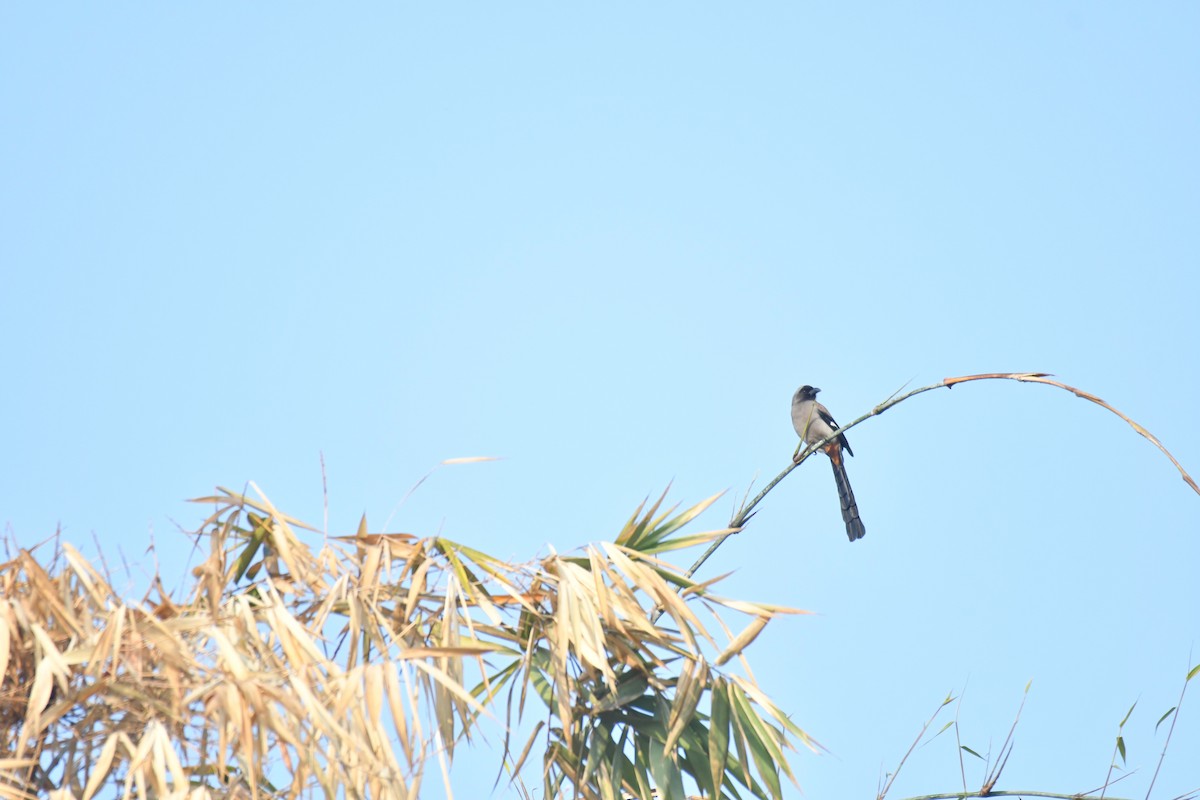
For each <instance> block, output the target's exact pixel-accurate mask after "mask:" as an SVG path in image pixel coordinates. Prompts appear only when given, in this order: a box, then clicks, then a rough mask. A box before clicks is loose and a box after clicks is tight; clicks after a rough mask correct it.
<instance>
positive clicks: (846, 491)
mask: <svg viewBox="0 0 1200 800" xmlns="http://www.w3.org/2000/svg"><path fill="white" fill-rule="evenodd" d="M829 463H830V464H832V465H833V480H834V482H836V483H837V490H838V500H840V501H841V503H842V520H843V521H844V522H845V523H846V535H847V536H849V537H850V541H852V542H853V541H855V540H857V539H861V538H863V537H864V536H866V535H867V529H866V527H865V526H864V525H863V522H862V520H861V519H859V516H858V504H857V503H855V502H854V490H853V489H851V488H850V479H849V478H848V477H846V465H845V464H844V463H843V462H842V454H841V453H830V454H829Z"/></svg>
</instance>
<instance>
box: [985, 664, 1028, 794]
mask: <svg viewBox="0 0 1200 800" xmlns="http://www.w3.org/2000/svg"><path fill="white" fill-rule="evenodd" d="M1032 683H1033V681H1030V682H1029V683H1027V684H1025V694H1024V695H1022V696H1021V705H1020V706H1018V707H1017V716H1016V717H1015V718H1014V719H1013V724H1012V727H1011V728H1009V729H1008V736H1006V737H1005V738H1004V744H1002V745H1000V757H999V758H998V759H997V760H996V769H995V771H994V772H991V773H989V774H988V776H987V777H986V778H985V779H984V781H983V786H982V787H981V788H980V790H979V791H980V792H981V793H982V794H984V795H987V794H990V793H991V791H992V787H993V786H995V785H996V782H997V781H999V780H1000V773H1002V772H1004V766H1005V765H1006V764H1007V763H1008V757H1009V756H1011V755H1012V749H1013V740H1012V738H1013V733H1015V732H1016V730H1017V723H1018V722H1020V721H1021V711H1022V710H1024V708H1025V701H1026V700H1027V699H1029V687H1030V685H1031V684H1032Z"/></svg>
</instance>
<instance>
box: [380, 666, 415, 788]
mask: <svg viewBox="0 0 1200 800" xmlns="http://www.w3.org/2000/svg"><path fill="white" fill-rule="evenodd" d="M400 668H401V667H400V665H399V664H388V665H386V667H385V669H384V670H383V682H384V688H385V689H386V691H387V701H388V710H389V711H390V712H391V714H392V727H394V728H395V729H396V738H397V739H399V741H400V746H401V747H402V748H404V758H405V760H406V761H407V762H408V765H409V767H412V766H413V746H412V742H411V741H409V738H408V723H407V721H406V719H405V715H404V695H403V694H402V693H401V690H400V680H399V670H400Z"/></svg>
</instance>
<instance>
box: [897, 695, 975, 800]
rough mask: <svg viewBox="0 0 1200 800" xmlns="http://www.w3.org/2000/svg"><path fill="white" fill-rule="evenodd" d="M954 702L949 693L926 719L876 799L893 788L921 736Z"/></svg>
mask: <svg viewBox="0 0 1200 800" xmlns="http://www.w3.org/2000/svg"><path fill="white" fill-rule="evenodd" d="M952 702H954V696H953V695H948V696H947V697H946V699H945V700H943V701H942V704H941V705H940V706H938V707H937V710H936V711H934V712H933V715H932V716H931V717H930V718H929V719H927V720H925V724H924V725H922V726H921V732H920V733H918V734H917V738H916V739H913V743H912V744H911V745H909V747H908V752H907V753H905V754H904V757H903V758H901V759H900V763H899V764H897V765H896V769H895V770H894V771H893V772H892V777H890V778H888V781H887V783H886V784H884V787H883V789H882V790H881V791H880V792H879V794H878V795H877V796H876V798H875V800H883V798H884V796H885V795H886V794H887V793H888V790H889V789H891V788H892V784H893V783H894V782H895V780H896V776H897V775H899V774H900V770H902V769H903V768H904V762H906V761H908V757H909V756H911V755H912V752H913V750H915V749H916V748H917V744H918V743H919V742H920V741H921V737H923V736H924V735H925V731H927V730H929V726H930V725H932V724H933V721H934V720H935V719H937V715H938V714H940V713H942V709H943V708H945V707H946V706H947V705H949V704H950V703H952ZM948 796H949V797H959V796H961V795H948ZM967 796H968V797H970V796H972V795H967Z"/></svg>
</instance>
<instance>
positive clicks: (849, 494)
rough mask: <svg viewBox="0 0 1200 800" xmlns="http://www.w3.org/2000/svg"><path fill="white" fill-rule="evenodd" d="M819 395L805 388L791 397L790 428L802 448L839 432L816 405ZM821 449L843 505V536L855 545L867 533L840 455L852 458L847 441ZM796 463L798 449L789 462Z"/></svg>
mask: <svg viewBox="0 0 1200 800" xmlns="http://www.w3.org/2000/svg"><path fill="white" fill-rule="evenodd" d="M819 391H821V390H820V389H817V388H814V387H812V386H809V385H808V384H805V385H804V386H801V387H800V388H799V389H797V390H796V394H794V395H792V425H793V426H794V427H795V428H796V434H797V435H798V436H799V437H800V440H801V443H802V444H810V445H811V444H816V443H817V442H819V441H821V440H822V439H826V438H828V437H830V436H834V434H835V433H837V432H838V430H840V429H839V428H838V424H837V423H836V422H834V419H833V415H832V414H830V413H829V409H828V408H826V407H825V406H823V405H821V404H820V403H818V402H817V392H819ZM821 449H822V450H824V451H825V455H827V456H829V463H830V464H832V465H833V480H834V482H835V483H837V490H838V500H840V501H841V504H842V521H844V522H845V523H846V535H847V536H849V537H850V541H852V542H855V541H858V540H859V539H861V538H863V537H864V536H866V535H867V529H866V527H865V526H864V525H863V522H862V519H860V518H859V516H858V504H857V503H856V502H854V491H853V490H852V489H851V488H850V479H849V478H848V477H846V464H845V460H844V459H843V458H842V451H845V452H846V454H847V455H851V456H852V455H854V451H853V450H851V449H850V443H849V442H847V441H846V435H845V434H843V433H838V434H837V436H834V438H832V439H829V441H827V442H825V444H824V445H822V446H821ZM799 460H800V446H799V445H798V446H797V447H796V453H795V455H793V456H792V461H793V462H795V461H799Z"/></svg>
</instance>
